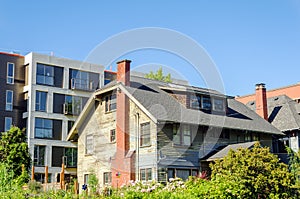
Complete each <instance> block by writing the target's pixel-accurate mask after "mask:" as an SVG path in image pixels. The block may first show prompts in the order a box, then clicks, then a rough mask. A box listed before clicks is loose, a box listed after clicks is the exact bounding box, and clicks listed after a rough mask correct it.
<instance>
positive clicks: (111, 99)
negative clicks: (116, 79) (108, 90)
mask: <svg viewBox="0 0 300 199" xmlns="http://www.w3.org/2000/svg"><path fill="white" fill-rule="evenodd" d="M116 109H117V99H116V94H112V95H109V96H106V97H105V112H110V111H113V110H116Z"/></svg>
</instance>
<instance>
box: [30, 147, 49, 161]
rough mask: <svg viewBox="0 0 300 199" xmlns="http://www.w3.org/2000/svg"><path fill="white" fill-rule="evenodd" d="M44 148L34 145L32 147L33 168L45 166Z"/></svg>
mask: <svg viewBox="0 0 300 199" xmlns="http://www.w3.org/2000/svg"><path fill="white" fill-rule="evenodd" d="M45 151H46V147H45V146H40V145H35V146H34V159H33V165H34V166H44V165H45Z"/></svg>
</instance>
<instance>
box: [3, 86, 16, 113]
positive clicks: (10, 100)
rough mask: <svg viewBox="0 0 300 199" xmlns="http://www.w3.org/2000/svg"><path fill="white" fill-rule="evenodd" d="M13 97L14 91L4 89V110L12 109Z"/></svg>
mask: <svg viewBox="0 0 300 199" xmlns="http://www.w3.org/2000/svg"><path fill="white" fill-rule="evenodd" d="M13 97H14V92H13V91H11V90H7V91H6V104H5V110H6V111H12V110H13Z"/></svg>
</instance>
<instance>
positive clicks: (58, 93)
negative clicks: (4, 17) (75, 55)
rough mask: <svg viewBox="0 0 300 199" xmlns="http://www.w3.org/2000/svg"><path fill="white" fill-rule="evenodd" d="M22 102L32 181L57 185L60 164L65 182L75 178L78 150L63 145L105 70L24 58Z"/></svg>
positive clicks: (36, 56)
mask: <svg viewBox="0 0 300 199" xmlns="http://www.w3.org/2000/svg"><path fill="white" fill-rule="evenodd" d="M24 62H25V64H24V67H25V68H24V69H25V86H24V88H23V93H24V99H25V100H26V102H27V108H26V111H25V112H24V113H23V119H25V120H26V131H27V136H28V145H29V150H30V154H31V159H32V165H33V166H34V171H35V179H36V180H37V181H43V180H44V177H45V166H48V173H49V182H56V181H59V178H60V176H59V173H60V172H61V164H62V163H63V162H64V163H65V165H66V169H65V173H66V176H65V178H66V179H67V180H68V178H70V177H72V176H76V167H77V146H76V145H75V144H73V143H71V142H68V141H65V140H66V137H67V135H68V131H69V130H70V129H71V127H72V125H73V124H74V121H75V119H76V118H77V116H78V115H79V114H80V112H81V110H82V108H83V106H84V105H85V103H86V101H87V100H88V98H89V97H90V96H91V94H92V93H93V91H95V90H96V89H98V88H100V86H101V84H102V83H101V82H103V74H104V67H103V66H101V65H97V64H91V63H85V62H81V61H75V60H70V59H65V58H58V57H54V56H48V55H42V54H37V53H29V54H27V55H25V61H24Z"/></svg>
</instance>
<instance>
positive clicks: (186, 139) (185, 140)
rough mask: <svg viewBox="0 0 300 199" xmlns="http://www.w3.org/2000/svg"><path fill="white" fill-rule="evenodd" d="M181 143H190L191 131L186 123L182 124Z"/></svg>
mask: <svg viewBox="0 0 300 199" xmlns="http://www.w3.org/2000/svg"><path fill="white" fill-rule="evenodd" d="M183 144H184V145H187V146H189V145H191V131H190V127H189V126H188V125H184V126H183Z"/></svg>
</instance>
